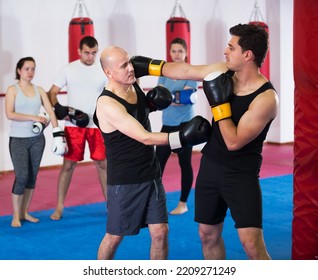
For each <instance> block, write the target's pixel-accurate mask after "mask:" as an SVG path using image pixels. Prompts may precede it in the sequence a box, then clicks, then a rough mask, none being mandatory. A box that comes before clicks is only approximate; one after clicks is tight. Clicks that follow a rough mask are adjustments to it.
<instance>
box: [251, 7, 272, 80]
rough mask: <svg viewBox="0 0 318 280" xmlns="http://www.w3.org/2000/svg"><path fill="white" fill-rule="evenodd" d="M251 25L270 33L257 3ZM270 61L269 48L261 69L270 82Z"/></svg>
mask: <svg viewBox="0 0 318 280" xmlns="http://www.w3.org/2000/svg"><path fill="white" fill-rule="evenodd" d="M249 23H250V24H254V25H258V26H260V27H263V28H264V29H265V30H266V32H267V33H268V34H269V32H268V25H267V24H266V23H265V22H264V21H263V17H262V15H261V12H260V10H259V8H258V5H257V2H256V3H255V6H254V10H253V12H252V16H251V19H250V22H249ZM269 59H270V55H269V48H268V52H267V54H266V57H265V59H264V62H263V64H262V67H261V69H260V71H261V73H262V74H263V75H264V76H265V77H266V78H267V79H268V80H269V79H270V64H269Z"/></svg>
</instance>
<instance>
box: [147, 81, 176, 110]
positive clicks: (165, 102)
mask: <svg viewBox="0 0 318 280" xmlns="http://www.w3.org/2000/svg"><path fill="white" fill-rule="evenodd" d="M146 99H147V104H148V107H149V110H150V112H154V111H157V110H163V109H166V108H167V107H168V106H169V105H170V104H171V102H172V94H171V92H170V91H169V90H168V89H167V88H165V87H163V86H156V87H154V88H153V89H151V90H149V91H148V92H147V94H146Z"/></svg>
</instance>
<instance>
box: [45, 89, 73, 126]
mask: <svg viewBox="0 0 318 280" xmlns="http://www.w3.org/2000/svg"><path fill="white" fill-rule="evenodd" d="M60 90H61V88H59V87H58V86H56V85H52V87H51V88H50V90H49V91H48V97H49V99H50V102H51V104H52V106H53V107H54V112H55V115H56V117H57V119H58V120H63V119H65V118H66V117H67V116H68V107H66V106H62V105H61V104H60V103H59V101H58V99H57V95H58V93H59V92H60Z"/></svg>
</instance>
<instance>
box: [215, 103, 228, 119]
mask: <svg viewBox="0 0 318 280" xmlns="http://www.w3.org/2000/svg"><path fill="white" fill-rule="evenodd" d="M211 111H212V114H213V117H214V120H215V121H216V122H217V121H220V120H223V119H227V118H230V117H231V116H232V111H231V106H230V103H224V104H221V105H218V106H215V107H212V108H211Z"/></svg>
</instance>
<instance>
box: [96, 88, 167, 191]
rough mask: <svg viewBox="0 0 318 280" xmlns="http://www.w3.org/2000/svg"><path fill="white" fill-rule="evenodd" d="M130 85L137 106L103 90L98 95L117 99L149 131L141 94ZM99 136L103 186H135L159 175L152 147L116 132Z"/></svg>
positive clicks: (146, 113) (143, 99)
mask: <svg viewBox="0 0 318 280" xmlns="http://www.w3.org/2000/svg"><path fill="white" fill-rule="evenodd" d="M133 86H134V88H135V90H136V93H137V104H130V103H128V102H126V101H125V100H124V99H122V98H120V97H118V96H117V95H115V94H113V93H112V92H111V91H108V90H106V89H104V90H103V92H102V94H101V95H100V96H109V97H111V98H114V99H115V100H117V101H118V102H119V103H120V104H122V105H123V106H124V107H125V108H126V110H127V112H128V113H129V114H130V115H131V116H133V117H134V118H135V119H136V120H138V121H139V122H140V123H141V125H142V126H143V127H144V128H145V129H146V130H147V131H151V125H150V121H149V118H148V116H149V109H148V107H147V103H146V97H145V94H144V93H143V91H142V90H141V89H140V87H139V86H138V84H137V83H135V84H134V85H133ZM102 135H103V138H104V143H105V146H106V156H107V184H109V185H123V184H139V183H144V182H148V181H152V180H154V179H156V178H157V177H158V176H161V172H160V167H159V164H158V161H157V157H156V155H155V151H154V146H149V145H144V144H143V143H141V142H138V141H136V140H134V139H132V138H130V137H128V136H127V135H125V134H123V133H121V132H120V131H118V130H115V131H113V132H111V133H104V132H102Z"/></svg>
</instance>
